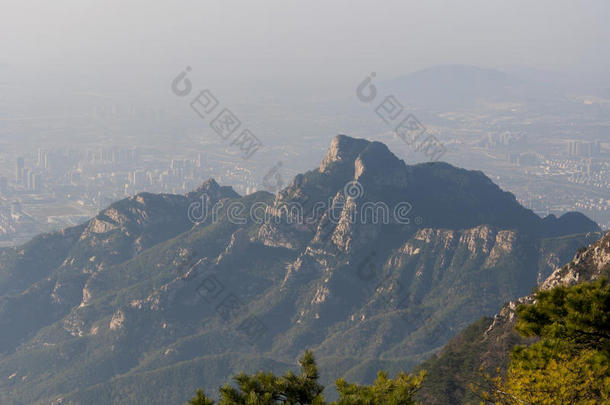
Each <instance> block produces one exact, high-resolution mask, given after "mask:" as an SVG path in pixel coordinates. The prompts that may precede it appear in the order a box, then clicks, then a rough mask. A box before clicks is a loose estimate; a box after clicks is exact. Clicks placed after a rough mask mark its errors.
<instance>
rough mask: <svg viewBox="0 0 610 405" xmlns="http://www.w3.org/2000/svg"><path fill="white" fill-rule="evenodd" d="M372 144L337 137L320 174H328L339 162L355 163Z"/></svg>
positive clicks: (344, 136)
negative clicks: (361, 153)
mask: <svg viewBox="0 0 610 405" xmlns="http://www.w3.org/2000/svg"><path fill="white" fill-rule="evenodd" d="M370 144H371V142H369V141H367V140H365V139H356V138H352V137H350V136H347V135H337V136H335V137H334V138H333V140H332V142H331V143H330V148H328V152H327V153H326V156H325V157H324V159H323V160H322V163H321V164H320V172H322V173H324V172H327V171H328V170H329V169H330V167H331V166H333V164H335V163H337V162H353V161H354V160H355V159H356V157H357V156H358V155H359V154H360V152H362V151H363V150H364V149H365V148H366V147H367V146H369V145H370Z"/></svg>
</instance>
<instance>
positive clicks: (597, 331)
mask: <svg viewBox="0 0 610 405" xmlns="http://www.w3.org/2000/svg"><path fill="white" fill-rule="evenodd" d="M517 315H518V317H519V318H518V321H517V325H516V327H515V328H516V330H517V331H518V332H519V333H520V334H521V335H523V336H525V337H534V338H537V339H538V340H537V341H536V342H535V343H533V344H531V345H529V346H523V345H519V346H516V347H515V348H514V349H513V351H512V353H511V361H510V365H509V367H508V370H507V372H506V375H505V376H503V377H502V376H497V377H496V378H495V379H493V383H492V385H493V386H494V389H493V390H492V392H491V393H488V394H486V395H485V396H484V399H485V400H487V401H488V402H491V403H501V404H568V403H569V404H600V403H610V368H609V366H610V284H609V283H608V281H607V280H606V279H600V280H598V281H595V282H589V283H582V284H578V285H576V286H571V287H557V288H554V289H552V290H546V291H539V292H538V293H536V295H535V301H534V303H533V304H531V305H521V306H519V307H518V308H517Z"/></svg>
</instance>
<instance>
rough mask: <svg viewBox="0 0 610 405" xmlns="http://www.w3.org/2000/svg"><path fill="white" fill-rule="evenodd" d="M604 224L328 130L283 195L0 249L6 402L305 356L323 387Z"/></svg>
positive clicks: (135, 390)
mask: <svg viewBox="0 0 610 405" xmlns="http://www.w3.org/2000/svg"><path fill="white" fill-rule="evenodd" d="M601 236H602V235H601V233H600V229H599V227H598V226H597V225H596V224H595V223H594V222H593V221H591V220H589V219H588V218H586V217H585V216H584V215H581V214H577V213H569V214H565V215H563V216H561V217H560V218H556V217H554V216H549V217H546V218H540V217H538V216H537V215H536V214H534V213H533V212H532V211H530V210H528V209H526V208H524V207H522V206H521V205H520V204H519V203H518V202H517V200H516V199H515V197H514V195H512V194H511V193H508V192H506V191H503V190H501V189H500V188H499V187H498V186H497V185H495V184H494V183H493V182H492V181H491V180H490V179H489V178H488V177H486V176H485V175H484V174H483V173H482V172H478V171H468V170H464V169H460V168H456V167H454V166H451V165H449V164H447V163H442V162H434V163H424V164H418V165H407V164H406V163H405V162H404V161H402V160H400V159H398V158H397V157H396V156H395V155H393V154H392V153H391V152H390V151H389V150H388V148H387V147H386V146H385V145H384V144H382V143H379V142H370V141H367V140H364V139H355V138H351V137H348V136H345V135H339V136H337V137H335V138H334V139H333V140H332V142H331V145H330V148H329V150H328V152H327V154H326V156H325V157H324V158H323V160H322V162H321V164H320V166H319V167H318V168H316V169H314V170H311V171H309V172H306V173H303V174H300V175H297V176H296V177H295V178H294V179H293V180H292V182H291V183H290V184H289V185H288V186H287V187H286V188H284V189H283V190H281V191H280V192H278V193H277V194H276V195H272V194H270V193H267V192H256V193H253V194H250V195H246V196H240V195H238V194H237V193H235V192H234V191H233V190H232V189H231V188H230V187H222V186H220V185H218V184H217V183H216V182H215V181H214V180H212V179H210V180H208V181H206V182H205V183H204V184H203V185H202V186H201V187H199V188H198V189H197V190H195V191H193V192H191V193H189V194H187V195H166V194H163V195H155V194H149V193H143V194H138V195H136V196H133V197H129V198H127V199H125V200H122V201H118V202H116V203H114V204H112V205H111V206H110V207H108V208H107V209H105V210H103V211H102V212H100V213H99V214H98V215H97V216H96V217H95V218H93V219H91V220H90V221H87V222H86V223H84V224H82V225H79V226H76V227H73V228H69V229H65V230H63V231H60V232H55V233H51V234H45V235H40V236H38V237H36V238H34V239H33V240H32V241H30V242H28V243H26V244H25V245H22V246H19V247H16V248H11V249H4V250H2V251H1V252H0V255H1V256H0V403H2V404H9V405H16V404H48V403H54V404H68V403H74V404H108V403H113V404H136V403H142V401H145V402H147V403H150V404H171V403H183V402H184V401H185V400H186V399H187V398H189V397H190V396H192V394H193V392H194V391H195V389H196V388H197V387H203V388H204V389H205V390H206V391H207V392H214V391H216V388H217V387H218V386H219V385H221V384H224V383H225V382H227V380H228V378H229V376H230V375H232V374H235V373H237V372H239V371H245V372H253V371H258V370H259V369H264V370H268V371H274V372H283V371H285V370H288V369H294V368H296V359H297V357H298V356H299V355H301V354H302V353H303V351H304V350H305V349H312V350H313V352H314V353H315V355H316V358H317V359H318V362H319V364H320V369H321V370H323V374H322V379H323V381H325V382H328V381H331V380H333V379H335V378H336V377H339V376H345V377H347V378H349V379H350V380H352V381H360V382H369V381H371V380H372V379H373V378H374V376H375V373H376V371H377V370H378V369H385V370H388V371H389V372H390V373H393V372H396V371H398V370H409V369H412V368H414V367H416V366H417V365H418V364H420V363H421V362H422V361H424V360H426V359H429V358H430V360H429V361H434V359H435V357H432V358H431V357H430V356H433V355H436V354H438V353H439V350H440V349H441V348H442V347H443V345H445V344H446V343H447V342H449V341H450V339H452V338H454V337H455V336H456V335H457V334H458V332H460V331H461V330H462V329H464V328H466V327H468V325H470V324H472V323H473V322H475V321H477V320H479V319H481V317H483V316H492V315H493V314H494V313H496V312H498V311H499V310H500V309H501V308H502V306H503V304H505V303H506V302H509V301H511V300H515V299H517V298H519V297H523V296H526V295H528V294H529V293H530V292H531V291H532V289H533V288H534V287H536V286H538V285H540V284H541V283H542V282H543V281H544V280H546V279H548V277H549V276H552V275H553V274H556V273H554V272H556V270H557V269H558V268H560V267H561V266H562V265H563V264H565V263H568V262H569V261H570V259H571V258H572V255H573V253H574V252H575V251H576V250H577V249H579V248H581V247H582V246H587V245H589V244H591V243H593V242H594V241H595V240H597V239H599V238H600V237H601ZM484 319H486V318H484ZM486 322H488V321H487V320H483V321H479V323H476V324H475V326H470V327H469V328H467V329H466V330H465V332H462V333H466V332H467V333H471V334H474V335H476V334H477V333H478V331H480V330H482V329H486V328H487V327H488V324H487V323H486ZM476 325H478V329H476V331H475V332H472V329H471V328H473V327H477V326H476ZM459 336H460V335H458V337H456V339H458V338H459ZM462 336H463V335H462ZM444 350H445V352H440V354H438V355H439V356H442V355H443V353H446V352H447V351H446V350H447V349H444ZM439 384H440V383H439ZM424 393H425V390H424ZM330 395H331V396H332V393H331V394H330Z"/></svg>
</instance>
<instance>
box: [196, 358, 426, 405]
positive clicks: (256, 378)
mask: <svg viewBox="0 0 610 405" xmlns="http://www.w3.org/2000/svg"><path fill="white" fill-rule="evenodd" d="M299 363H300V365H301V373H300V374H299V375H296V374H294V373H292V372H288V373H286V374H284V375H283V376H281V377H277V376H275V375H274V374H273V373H265V372H259V373H257V374H255V375H247V374H243V373H242V374H239V375H238V376H236V377H235V382H236V383H237V386H238V388H234V387H232V386H230V385H228V384H227V385H225V386H224V387H222V388H220V401H219V403H218V404H219V405H234V404H238V405H242V404H243V405H275V404H291V405H296V404H302V405H305V404H310V405H324V404H328V403H327V402H326V400H325V399H324V396H323V395H322V391H323V390H324V387H323V386H322V385H320V384H319V383H318V378H319V374H318V369H317V366H316V362H315V359H314V357H313V354H312V353H311V352H310V351H307V352H305V355H304V356H303V358H302V359H301V360H300V361H299ZM424 378H425V373H424V372H421V373H420V374H419V375H417V376H414V375H410V374H404V373H399V374H398V376H397V377H396V379H391V378H388V376H387V374H386V373H384V372H382V371H380V372H379V374H378V376H377V379H376V380H375V382H374V383H373V385H358V384H348V383H347V382H345V380H343V379H339V380H337V383H336V385H337V391H338V392H339V395H340V398H339V400H338V401H337V402H333V403H331V404H332V405H375V404H388V405H412V404H415V401H414V400H413V397H414V395H415V393H416V392H417V390H418V389H419V387H420V386H421V384H422V382H423V380H424ZM214 403H215V402H214V401H213V400H211V399H210V398H208V397H207V396H206V395H205V394H204V393H203V391H202V390H198V391H197V395H196V396H195V397H194V398H193V399H191V400H190V401H189V402H188V403H187V405H214Z"/></svg>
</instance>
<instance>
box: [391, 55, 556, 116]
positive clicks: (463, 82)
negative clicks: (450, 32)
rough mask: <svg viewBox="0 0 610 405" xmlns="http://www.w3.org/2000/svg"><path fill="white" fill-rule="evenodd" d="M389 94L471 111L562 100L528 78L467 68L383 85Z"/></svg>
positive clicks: (432, 70) (440, 69) (426, 72)
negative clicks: (499, 104) (481, 105)
mask: <svg viewBox="0 0 610 405" xmlns="http://www.w3.org/2000/svg"><path fill="white" fill-rule="evenodd" d="M383 88H384V89H385V91H386V92H389V93H392V94H395V95H397V96H400V97H399V98H400V99H401V100H404V101H405V102H409V103H412V104H415V105H418V106H422V107H433V108H439V109H455V108H459V109H463V108H471V107H474V106H476V105H477V104H479V103H484V102H507V101H532V100H543V99H548V98H549V96H551V95H553V97H558V96H560V95H559V93H558V92H557V90H555V88H554V86H552V85H551V84H549V83H545V82H542V81H540V80H533V79H532V78H531V76H528V75H514V74H510V73H505V72H503V71H500V70H496V69H486V68H480V67H476V66H466V65H439V66H432V67H429V68H426V69H423V70H419V71H417V72H414V73H411V74H409V75H406V76H402V77H398V78H395V79H392V80H389V81H387V82H385V83H383Z"/></svg>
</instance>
